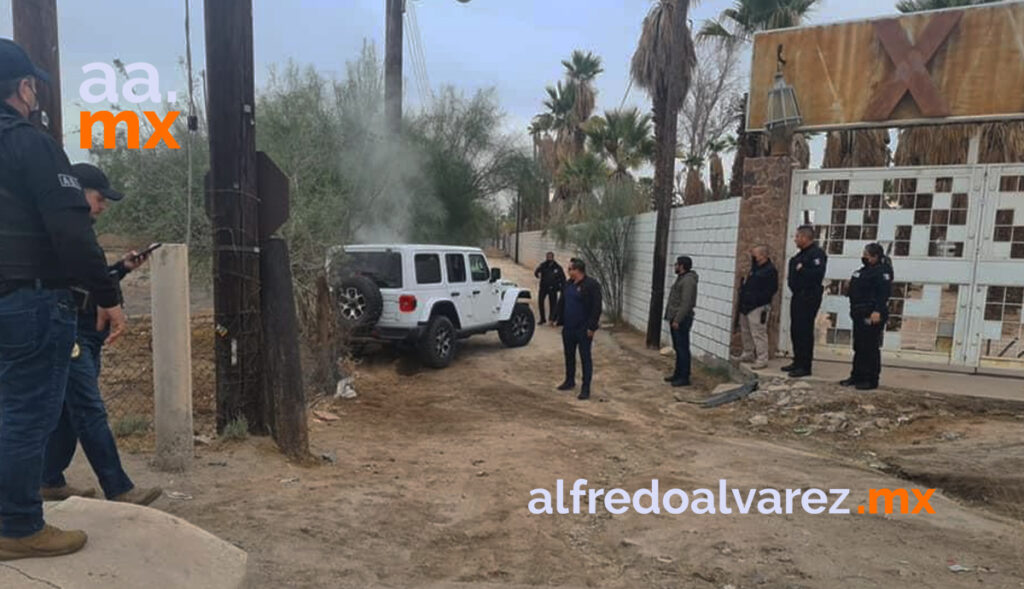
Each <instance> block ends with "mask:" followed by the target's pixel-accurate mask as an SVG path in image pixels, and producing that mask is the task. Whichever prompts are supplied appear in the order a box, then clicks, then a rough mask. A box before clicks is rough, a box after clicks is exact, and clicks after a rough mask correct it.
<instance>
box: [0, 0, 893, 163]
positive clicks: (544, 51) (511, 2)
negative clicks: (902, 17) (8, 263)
mask: <svg viewBox="0 0 1024 589" xmlns="http://www.w3.org/2000/svg"><path fill="white" fill-rule="evenodd" d="M409 1H410V2H414V3H415V10H416V14H417V16H418V21H419V29H420V35H421V37H422V40H423V49H424V51H423V53H424V55H425V58H426V59H425V61H426V65H427V75H428V77H429V80H430V83H431V85H432V86H433V87H435V88H436V87H438V86H440V85H442V84H452V85H455V86H456V87H458V88H460V89H463V90H465V91H466V92H472V91H473V90H475V89H477V88H486V87H494V88H496V89H497V92H498V97H499V99H500V102H501V105H502V107H503V109H504V110H505V111H506V113H507V114H508V122H507V124H508V125H509V127H510V128H514V129H525V127H526V125H527V124H528V123H529V120H530V118H531V117H532V116H533V115H534V114H536V113H537V112H540V111H541V110H542V108H543V107H542V104H541V102H542V100H543V98H544V87H545V86H546V85H548V84H552V83H554V82H555V81H556V80H558V79H560V78H561V76H562V66H561V63H560V61H561V60H562V59H564V58H565V57H567V56H568V55H569V54H570V53H571V52H572V51H573V49H584V50H589V51H593V52H595V53H597V54H598V55H600V56H601V58H602V59H603V60H604V68H605V73H604V74H603V75H602V76H601V77H600V78H599V79H598V82H597V87H598V90H599V95H598V108H599V109H605V108H615V107H618V106H619V104H620V103H621V102H622V100H623V96H624V94H625V92H626V89H627V87H628V83H629V59H630V56H631V55H632V53H633V50H634V49H635V48H636V41H637V38H638V36H639V33H640V27H641V23H642V21H643V18H644V16H645V14H646V13H647V10H648V8H649V7H650V4H651V3H650V1H649V0H472V1H471V2H469V3H468V4H461V3H459V2H456V0H409ZM894 1H895V0H857V1H850V0H822V1H821V2H820V6H819V7H818V8H817V10H816V11H815V12H814V14H813V16H812V17H811V22H812V23H823V22H834V21H838V20H848V19H851V18H866V17H872V16H879V15H883V14H891V13H894V12H895V9H894V8H893V4H894ZM185 2H186V0H88V1H84V2H83V1H81V0H57V6H58V11H59V24H58V26H59V30H60V52H61V65H62V68H63V69H62V94H63V99H64V108H65V113H66V114H65V117H64V118H65V128H66V143H67V146H68V151H69V154H70V155H71V156H72V159H73V160H76V159H82V158H83V157H84V154H83V153H82V152H81V151H80V150H79V149H78V147H77V146H78V143H79V136H78V131H77V127H78V112H79V111H80V110H83V107H82V106H81V104H80V99H79V86H80V85H81V83H82V81H83V80H84V79H85V78H86V77H87V76H86V75H85V74H83V73H82V71H81V69H82V66H83V65H85V64H87V63H90V62H94V61H102V62H106V63H110V62H112V61H113V60H114V59H115V58H117V59H121V60H122V61H124V62H126V63H132V62H137V61H144V62H148V63H151V64H153V65H154V66H156V68H157V70H158V71H159V72H160V75H161V85H162V88H161V92H162V93H164V94H166V93H167V92H169V91H172V90H173V91H177V92H178V93H179V96H184V94H185V80H186V78H185V76H184V75H183V72H182V71H181V68H180V66H179V59H180V58H182V57H183V56H184V55H185V34H184V11H185ZM191 4H192V12H193V23H192V31H193V61H194V67H195V68H196V69H197V70H198V69H202V68H204V67H205V53H204V32H203V14H202V12H203V2H202V0H191ZM253 4H254V13H255V61H256V82H257V90H258V88H259V87H260V85H261V84H262V83H263V81H264V80H265V79H266V74H267V69H268V67H269V66H270V65H272V64H275V63H283V62H285V61H287V60H289V59H293V60H295V61H297V62H299V63H303V64H312V65H314V66H315V67H316V68H317V69H319V70H321V71H323V72H327V73H331V74H334V75H337V76H340V75H342V74H343V72H344V64H345V62H346V61H347V60H352V59H354V58H355V57H356V56H357V55H358V53H359V50H360V47H361V45H362V42H363V40H364V39H369V40H372V41H374V42H375V43H377V45H378V48H380V49H381V54H383V38H384V5H385V4H384V0H254V2H253ZM730 4H731V1H730V0H715V1H705V2H700V3H699V4H698V5H697V6H696V7H695V8H693V9H692V10H691V13H692V19H693V21H694V22H695V26H698V27H699V25H700V23H701V22H703V21H704V20H706V19H709V18H713V17H715V16H716V15H717V14H719V13H720V12H721V11H722V9H724V8H726V7H727V6H729V5H730ZM10 15H11V0H0V36H4V37H10V36H11V35H12V30H11V16H10ZM406 54H407V56H406V62H407V63H408V60H409V58H408V43H407V44H406ZM89 76H90V77H91V76H93V74H90V75H89ZM411 76H412V70H411V68H407V69H406V99H407V104H408V105H409V106H410V107H412V108H414V107H415V106H416V105H417V104H418V103H419V96H418V94H417V92H416V84H415V83H414V79H413V78H412V77H411ZM627 105H636V106H639V107H641V108H643V109H648V108H649V106H648V105H647V102H646V97H645V96H644V94H643V93H642V92H641V91H638V90H636V89H633V90H632V91H631V92H630V95H629V98H628V100H627Z"/></svg>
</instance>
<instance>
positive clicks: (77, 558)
mask: <svg viewBox="0 0 1024 589" xmlns="http://www.w3.org/2000/svg"><path fill="white" fill-rule="evenodd" d="M45 513H46V520H47V522H49V523H50V524H53V525H55V526H57V527H60V528H64V529H79V530H85V531H86V532H87V533H88V534H89V543H88V544H86V545H85V548H84V549H82V550H81V551H80V552H78V553H75V554H71V555H68V556H61V557H57V558H39V559H27V560H15V561H10V562H4V563H0V587H4V588H5V589H6V588H10V589H22V588H24V589H36V588H38V587H47V588H50V589H52V588H54V587H60V588H63V589H139V588H148V589H162V588H171V587H188V588H189V589H236V588H239V587H244V582H245V572H246V561H247V559H248V556H247V555H246V553H245V552H244V551H242V550H241V549H239V548H237V547H235V546H233V545H231V544H229V543H227V542H225V541H223V540H221V539H219V538H217V537H216V536H214V535H212V534H210V533H209V532H206V531H204V530H202V529H200V528H198V527H196V526H194V525H192V524H190V523H188V522H186V521H185V520H182V519H180V518H177V517H174V516H173V515H170V514H167V513H164V512H162V511H159V510H156V509H152V508H149V507H139V506H137V505H127V504H124V503H112V502H109V501H97V500H94V499H82V498H79V497H74V498H71V499H68V500H67V501H63V502H60V503H47V504H46V505H45Z"/></svg>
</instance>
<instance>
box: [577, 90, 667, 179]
mask: <svg viewBox="0 0 1024 589" xmlns="http://www.w3.org/2000/svg"><path fill="white" fill-rule="evenodd" d="M587 134H588V135H589V136H590V148H591V150H592V151H593V152H594V153H596V154H598V155H600V156H601V157H602V158H604V159H605V161H606V162H607V163H608V164H609V165H611V167H612V176H613V178H614V179H616V180H626V179H631V178H632V176H631V174H630V173H631V172H633V171H635V170H637V169H639V168H640V167H641V166H643V165H644V164H646V163H648V162H650V161H651V159H652V158H653V156H654V138H653V137H651V116H650V115H645V114H641V113H640V111H639V109H636V108H630V109H623V110H613V111H605V113H604V116H603V117H601V116H595V117H593V118H591V119H590V122H589V123H588V124H587Z"/></svg>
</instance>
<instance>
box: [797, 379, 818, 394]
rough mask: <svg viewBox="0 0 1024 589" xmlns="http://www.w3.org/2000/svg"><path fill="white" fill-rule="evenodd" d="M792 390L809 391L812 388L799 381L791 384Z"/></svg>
mask: <svg viewBox="0 0 1024 589" xmlns="http://www.w3.org/2000/svg"><path fill="white" fill-rule="evenodd" d="M792 388H793V390H795V391H809V390H811V389H813V388H814V387H812V386H811V384H810V383H808V382H805V381H802V380H800V381H797V382H795V383H793V387H792Z"/></svg>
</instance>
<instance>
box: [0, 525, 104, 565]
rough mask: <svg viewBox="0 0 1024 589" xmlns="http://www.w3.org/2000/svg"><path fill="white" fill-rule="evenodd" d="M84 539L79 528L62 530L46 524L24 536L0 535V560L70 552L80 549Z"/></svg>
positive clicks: (40, 556)
mask: <svg viewBox="0 0 1024 589" xmlns="http://www.w3.org/2000/svg"><path fill="white" fill-rule="evenodd" d="M86 540H88V536H86V535H85V532H83V531H81V530H69V531H64V530H61V529H60V528H55V527H53V526H51V525H46V526H43V529H41V530H39V531H38V532H36V533H35V534H32V535H31V536H25V537H24V538H2V537H0V561H2V560H17V559H19V558H43V557H47V556H62V555H64V554H71V553H72V552H78V551H79V550H81V549H82V547H83V546H85V542H86Z"/></svg>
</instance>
